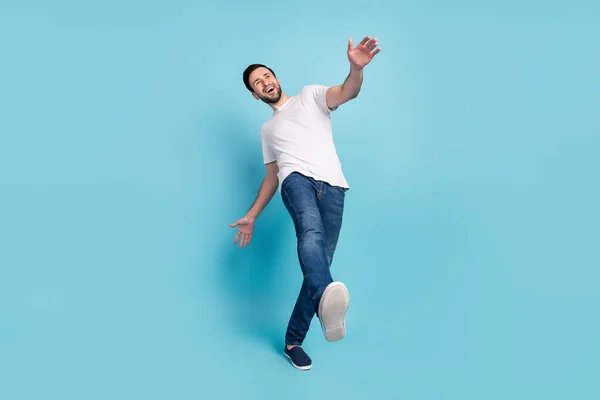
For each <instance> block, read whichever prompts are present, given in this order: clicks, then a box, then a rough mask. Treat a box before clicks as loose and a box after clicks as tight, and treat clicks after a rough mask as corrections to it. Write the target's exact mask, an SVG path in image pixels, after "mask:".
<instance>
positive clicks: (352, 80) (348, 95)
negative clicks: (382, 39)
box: [327, 36, 381, 109]
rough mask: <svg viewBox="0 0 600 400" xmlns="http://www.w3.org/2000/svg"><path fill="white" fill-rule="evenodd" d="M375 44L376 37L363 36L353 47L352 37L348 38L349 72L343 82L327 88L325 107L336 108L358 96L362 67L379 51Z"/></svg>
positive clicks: (361, 79)
mask: <svg viewBox="0 0 600 400" xmlns="http://www.w3.org/2000/svg"><path fill="white" fill-rule="evenodd" d="M377 45H378V43H377V38H371V37H370V36H365V37H364V38H363V40H362V41H361V42H360V43H359V44H358V45H357V46H356V47H355V48H353V43H352V39H348V51H347V54H348V61H350V74H348V76H347V77H346V80H345V81H344V83H342V84H341V85H337V86H332V87H330V88H329V89H328V90H327V107H329V108H330V109H334V108H337V107H339V106H340V105H342V104H344V103H345V102H347V101H349V100H351V99H354V98H356V96H358V93H359V92H360V88H361V86H362V81H363V68H364V67H365V66H366V65H367V64H369V63H370V62H371V60H372V59H373V57H375V55H376V54H377V53H379V52H380V51H381V48H378V47H377Z"/></svg>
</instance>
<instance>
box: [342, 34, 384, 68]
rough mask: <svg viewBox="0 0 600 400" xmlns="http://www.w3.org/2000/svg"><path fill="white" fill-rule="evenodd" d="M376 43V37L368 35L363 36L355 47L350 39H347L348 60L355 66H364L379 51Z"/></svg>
mask: <svg viewBox="0 0 600 400" xmlns="http://www.w3.org/2000/svg"><path fill="white" fill-rule="evenodd" d="M377 45H378V43H377V38H371V37H370V36H365V37H364V39H363V40H361V42H360V43H359V44H358V45H357V46H356V47H353V46H354V44H353V42H352V39H348V60H349V61H350V63H351V64H352V65H354V66H355V67H357V68H359V69H362V68H364V67H365V65H367V64H368V63H370V62H371V60H372V59H373V57H375V55H376V54H377V53H379V52H380V51H381V48H378V47H377Z"/></svg>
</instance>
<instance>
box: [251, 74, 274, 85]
mask: <svg viewBox="0 0 600 400" xmlns="http://www.w3.org/2000/svg"><path fill="white" fill-rule="evenodd" d="M267 75H271V73H270V72H265V73H264V74H263V76H267ZM257 80H258V78H256V79H255V80H254V82H252V83H256V81H257Z"/></svg>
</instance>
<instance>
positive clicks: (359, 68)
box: [350, 63, 364, 74]
mask: <svg viewBox="0 0 600 400" xmlns="http://www.w3.org/2000/svg"><path fill="white" fill-rule="evenodd" d="M363 68H364V65H363V66H360V65H356V64H353V63H350V74H352V73H360V72H361V71H362V70H363Z"/></svg>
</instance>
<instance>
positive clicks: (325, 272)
mask: <svg viewBox="0 0 600 400" xmlns="http://www.w3.org/2000/svg"><path fill="white" fill-rule="evenodd" d="M377 45H378V43H377V39H376V38H371V37H369V36H367V37H365V38H364V39H363V40H362V41H361V42H360V43H359V44H358V45H357V46H356V47H353V43H352V39H349V40H348V50H347V55H348V60H349V62H350V74H349V75H348V77H347V78H346V80H345V81H344V83H342V84H341V85H338V86H332V87H326V86H322V85H308V86H305V87H303V88H302V89H301V90H300V92H299V93H298V94H297V95H296V96H288V95H287V94H285V93H284V92H283V90H282V89H281V83H280V82H279V80H278V79H277V78H276V76H275V73H274V72H273V71H272V70H271V69H270V68H268V67H266V66H264V65H262V64H252V65H250V66H249V67H248V68H246V70H245V71H244V74H243V80H244V84H245V85H246V88H247V89H248V90H249V91H250V92H251V93H252V96H253V97H254V98H255V99H256V100H262V101H263V102H265V103H266V104H268V105H269V106H270V107H271V108H272V109H273V116H272V117H271V119H270V120H269V121H267V122H266V123H264V124H263V126H262V128H261V132H260V133H261V140H262V153H263V158H264V163H265V165H266V176H265V178H264V179H263V181H262V184H261V185H260V189H259V191H258V195H257V197H256V199H255V201H254V203H253V204H252V207H250V209H249V210H248V212H247V213H246V215H245V216H244V217H243V218H241V219H239V220H238V221H236V222H235V223H233V224H230V226H231V227H232V228H234V227H238V232H237V234H236V236H235V239H234V243H238V241H239V246H240V247H246V246H247V245H248V244H249V243H250V241H251V239H252V231H253V228H254V222H255V220H256V218H257V217H258V215H259V214H260V213H261V212H262V210H263V209H264V208H265V207H266V205H267V204H268V203H269V201H270V200H271V198H272V197H273V195H274V194H275V192H276V191H277V189H279V190H280V192H281V196H282V199H283V203H284V204H285V207H286V209H287V210H288V212H289V214H290V216H291V218H292V221H293V223H294V227H295V231H296V238H297V251H298V259H299V261H300V267H301V269H302V274H303V276H304V280H303V282H302V287H301V289H300V293H299V295H298V298H297V301H296V304H295V306H294V309H293V312H292V315H291V317H290V320H289V323H288V328H287V332H286V335H285V348H284V354H285V355H286V356H287V357H288V358H289V359H290V360H291V362H292V365H293V366H294V367H296V368H298V369H300V370H308V369H310V368H311V366H312V361H311V359H310V357H309V356H308V355H307V354H306V353H305V352H304V350H303V349H302V347H301V346H302V343H303V341H304V338H305V337H306V334H307V332H308V329H309V326H310V323H311V320H312V319H313V317H314V316H315V314H316V315H317V318H319V321H320V323H321V328H322V330H323V333H324V335H325V338H326V339H327V340H328V341H330V342H334V341H337V340H340V339H342V338H343V337H344V336H345V334H346V326H345V320H344V317H345V314H346V311H347V309H348V305H349V301H350V297H349V294H348V290H347V289H346V286H345V285H344V284H343V283H341V282H334V281H333V279H332V277H331V273H330V268H329V267H330V266H331V261H332V258H333V253H334V251H335V247H336V244H337V240H338V237H339V233H340V229H341V226H342V214H343V209H344V198H345V193H346V191H347V190H348V189H349V185H348V183H347V182H346V179H345V177H344V174H343V172H342V168H341V165H340V161H339V159H338V156H337V153H336V149H335V145H334V142H333V138H332V131H331V120H330V113H331V112H332V111H334V110H335V109H337V108H338V107H339V106H340V105H342V104H344V103H345V102H347V101H349V100H351V99H354V98H355V97H356V96H357V95H358V93H359V91H360V88H361V85H362V80H363V68H364V67H365V66H366V65H367V64H368V63H369V62H371V60H372V59H373V57H374V56H375V55H376V54H377V53H379V51H380V50H381V49H380V48H378V47H377Z"/></svg>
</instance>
